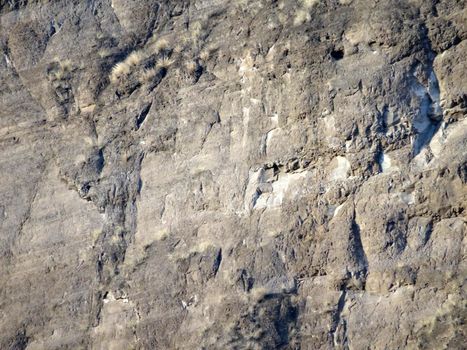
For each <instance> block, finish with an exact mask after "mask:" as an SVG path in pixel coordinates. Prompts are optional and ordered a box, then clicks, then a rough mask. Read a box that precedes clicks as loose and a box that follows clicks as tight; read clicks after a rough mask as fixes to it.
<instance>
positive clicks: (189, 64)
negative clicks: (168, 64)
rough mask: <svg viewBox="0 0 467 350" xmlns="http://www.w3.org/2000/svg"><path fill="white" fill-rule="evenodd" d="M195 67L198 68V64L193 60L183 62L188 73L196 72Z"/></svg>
mask: <svg viewBox="0 0 467 350" xmlns="http://www.w3.org/2000/svg"><path fill="white" fill-rule="evenodd" d="M197 68H198V65H197V64H196V62H194V61H190V62H186V63H185V70H186V71H187V73H188V74H193V73H194V72H196V69H197Z"/></svg>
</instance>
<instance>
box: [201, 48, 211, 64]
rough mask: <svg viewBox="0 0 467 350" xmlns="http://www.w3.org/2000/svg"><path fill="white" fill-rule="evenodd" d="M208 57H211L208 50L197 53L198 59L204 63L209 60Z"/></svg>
mask: <svg viewBox="0 0 467 350" xmlns="http://www.w3.org/2000/svg"><path fill="white" fill-rule="evenodd" d="M209 57H211V52H210V50H209V49H204V50H203V51H201V52H200V53H199V58H200V59H201V60H202V61H203V62H206V61H207V60H209Z"/></svg>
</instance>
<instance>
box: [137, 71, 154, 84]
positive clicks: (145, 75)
mask: <svg viewBox="0 0 467 350" xmlns="http://www.w3.org/2000/svg"><path fill="white" fill-rule="evenodd" d="M158 72H159V69H157V68H148V69H145V70H144V71H142V72H141V74H140V76H139V81H140V82H142V83H148V82H150V81H152V80H154V77H155V76H156V75H157V73H158Z"/></svg>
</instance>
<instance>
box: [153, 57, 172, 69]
mask: <svg viewBox="0 0 467 350" xmlns="http://www.w3.org/2000/svg"><path fill="white" fill-rule="evenodd" d="M174 62H175V61H174V60H172V59H170V58H168V57H162V58H161V59H160V60H158V61H157V63H156V68H166V69H167V68H169V67H170V66H171V65H172V64H174Z"/></svg>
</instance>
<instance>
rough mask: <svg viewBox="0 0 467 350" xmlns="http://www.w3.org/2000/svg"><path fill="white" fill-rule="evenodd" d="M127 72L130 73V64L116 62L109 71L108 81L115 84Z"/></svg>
mask: <svg viewBox="0 0 467 350" xmlns="http://www.w3.org/2000/svg"><path fill="white" fill-rule="evenodd" d="M128 74H130V66H129V65H128V64H127V63H126V62H120V63H117V64H116V65H115V66H114V67H113V68H112V72H111V73H110V81H111V82H112V83H114V84H115V83H116V82H118V81H119V80H120V79H121V78H122V77H124V76H126V75H128Z"/></svg>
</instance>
